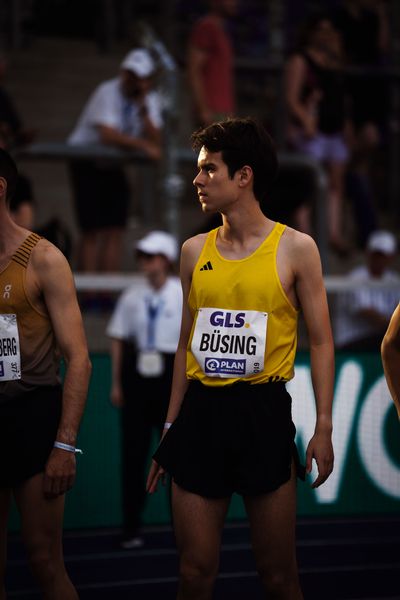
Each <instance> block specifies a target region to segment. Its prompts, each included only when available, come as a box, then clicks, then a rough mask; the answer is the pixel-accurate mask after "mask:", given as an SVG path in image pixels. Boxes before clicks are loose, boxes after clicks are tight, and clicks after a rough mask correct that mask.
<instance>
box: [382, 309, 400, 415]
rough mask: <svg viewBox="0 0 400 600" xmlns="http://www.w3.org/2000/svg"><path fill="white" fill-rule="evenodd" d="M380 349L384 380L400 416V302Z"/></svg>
mask: <svg viewBox="0 0 400 600" xmlns="http://www.w3.org/2000/svg"><path fill="white" fill-rule="evenodd" d="M381 351H382V363H383V370H384V372H385V377H386V381H387V384H388V387H389V391H390V393H391V396H392V398H393V402H394V404H395V406H396V410H397V414H398V415H399V418H400V304H399V305H398V306H397V308H396V310H395V311H394V313H393V315H392V318H391V319H390V323H389V327H388V329H387V331H386V333H385V336H384V338H383V341H382V349H381Z"/></svg>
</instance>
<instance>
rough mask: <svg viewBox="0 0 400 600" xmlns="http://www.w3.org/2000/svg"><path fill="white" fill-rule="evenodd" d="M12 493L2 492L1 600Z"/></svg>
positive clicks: (0, 493) (0, 503) (0, 533)
mask: <svg viewBox="0 0 400 600" xmlns="http://www.w3.org/2000/svg"><path fill="white" fill-rule="evenodd" d="M10 500H11V491H10V490H1V491H0V600H5V598H6V592H5V589H4V575H5V571H6V559H7V521H8V513H9V509H10Z"/></svg>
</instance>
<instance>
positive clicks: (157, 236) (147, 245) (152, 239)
mask: <svg viewBox="0 0 400 600" xmlns="http://www.w3.org/2000/svg"><path fill="white" fill-rule="evenodd" d="M136 250H140V251H141V252H145V253H146V254H162V255H163V256H166V257H167V258H168V260H169V261H171V262H175V261H176V259H177V258H178V243H177V241H176V239H175V238H174V236H173V235H171V234H170V233H167V232H166V231H157V230H156V231H151V232H150V233H148V234H147V235H145V236H144V238H142V239H141V240H139V241H138V242H137V243H136Z"/></svg>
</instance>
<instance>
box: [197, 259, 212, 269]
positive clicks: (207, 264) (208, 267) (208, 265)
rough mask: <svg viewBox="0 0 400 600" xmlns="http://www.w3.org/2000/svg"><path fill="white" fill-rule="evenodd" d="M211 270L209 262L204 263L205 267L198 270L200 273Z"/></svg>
mask: <svg viewBox="0 0 400 600" xmlns="http://www.w3.org/2000/svg"><path fill="white" fill-rule="evenodd" d="M212 270H213V266H212V264H211V261H210V260H208V261H207V262H206V264H205V265H203V266H202V267H201V269H200V271H212Z"/></svg>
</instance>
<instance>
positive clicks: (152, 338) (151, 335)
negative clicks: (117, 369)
mask: <svg viewBox="0 0 400 600" xmlns="http://www.w3.org/2000/svg"><path fill="white" fill-rule="evenodd" d="M145 302H146V309H147V345H146V349H145V350H141V351H140V352H139V354H138V357H137V362H136V368H137V370H138V372H139V374H140V375H141V376H142V377H160V376H161V375H162V374H163V372H164V358H163V355H162V354H161V352H158V350H156V349H155V345H156V322H157V318H158V317H159V315H160V310H161V307H162V305H163V301H162V300H159V301H158V303H156V304H155V303H154V298H153V299H152V298H146V300H145Z"/></svg>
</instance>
